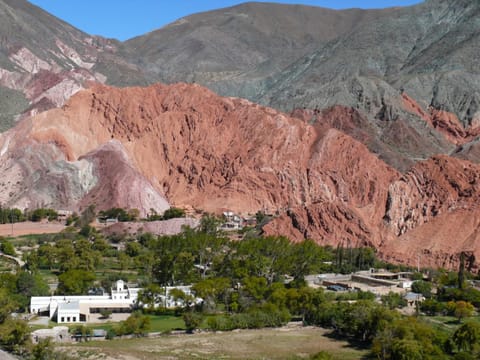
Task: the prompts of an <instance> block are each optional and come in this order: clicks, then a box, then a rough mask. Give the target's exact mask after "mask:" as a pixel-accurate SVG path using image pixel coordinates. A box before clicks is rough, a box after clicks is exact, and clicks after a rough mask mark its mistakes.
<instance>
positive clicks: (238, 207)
mask: <svg viewBox="0 0 480 360" xmlns="http://www.w3.org/2000/svg"><path fill="white" fill-rule="evenodd" d="M323 116H324V118H325V119H326V121H325V125H324V126H319V124H318V123H316V124H313V125H311V124H308V123H306V122H305V121H303V120H301V119H298V118H294V117H289V116H288V115H286V114H283V113H281V112H278V111H276V110H274V109H272V108H267V107H262V106H259V105H257V104H254V103H251V102H249V101H247V100H242V99H238V98H222V97H219V96H217V95H216V94H214V93H213V92H211V91H209V90H207V89H205V88H203V87H201V86H199V85H192V84H190V85H189V84H176V85H169V86H168V85H161V84H157V85H154V86H150V87H147V88H139V87H138V88H125V89H118V88H112V87H107V86H100V85H97V86H95V87H93V88H91V89H88V90H84V91H81V92H79V93H77V94H76V95H74V96H73V97H72V98H71V99H70V100H69V101H68V102H67V104H66V105H65V106H64V107H62V108H61V109H53V110H49V111H46V112H43V113H41V114H38V115H37V116H35V117H32V118H28V119H24V120H22V121H21V122H20V123H19V124H18V125H17V126H16V127H15V128H14V129H11V130H9V131H8V132H6V133H4V134H2V135H1V136H0V149H1V152H0V163H1V164H2V169H1V171H2V174H3V178H4V179H5V180H3V182H2V184H0V186H1V187H0V190H1V191H0V194H1V198H0V201H1V202H2V203H4V204H7V205H19V206H22V207H25V206H27V207H34V206H35V205H36V204H43V205H46V206H54V207H57V208H58V207H62V208H69V209H79V208H83V207H85V206H87V205H88V204H91V203H95V204H97V207H98V208H99V209H103V208H108V207H110V206H125V207H129V208H130V207H137V208H139V209H140V210H141V213H142V214H146V213H147V212H148V211H150V208H156V209H158V210H159V211H161V210H162V209H164V208H165V207H166V206H168V204H167V202H166V201H165V200H164V199H166V200H168V202H169V203H170V204H175V205H177V206H184V205H189V206H190V205H191V206H193V207H195V208H197V209H201V210H206V211H213V212H219V211H222V209H225V208H228V209H231V210H234V211H238V212H243V213H255V212H257V211H259V210H262V209H263V210H265V209H267V211H269V212H274V213H278V217H276V218H275V220H274V221H273V222H272V223H270V224H269V225H268V226H267V227H266V228H265V231H266V232H267V233H269V234H286V235H289V236H291V238H292V240H301V239H303V238H305V237H308V238H312V239H314V240H315V241H317V242H319V243H321V244H330V245H336V244H339V243H346V244H347V243H348V244H351V245H369V246H375V247H376V248H378V249H379V250H380V252H381V253H382V254H383V256H385V257H388V256H391V257H394V256H395V258H396V259H397V258H400V256H399V254H402V253H405V252H406V251H410V248H405V247H401V246H400V247H399V246H395V248H391V247H392V246H393V245H394V244H396V242H397V241H399V239H402V238H404V237H405V236H407V234H415V239H416V240H415V241H418V242H419V243H418V244H417V245H416V246H418V247H419V249H420V250H422V251H423V250H424V248H423V247H422V246H423V245H421V244H422V241H423V240H422V239H423V236H424V235H422V234H423V232H422V229H423V228H425V227H427V226H429V224H431V223H434V222H436V221H439V220H438V219H440V218H441V219H442V221H443V222H445V223H448V224H449V226H451V227H452V228H456V227H457V226H460V225H461V223H458V224H457V222H455V220H454V219H456V217H455V216H456V214H458V212H459V211H461V212H465V211H475V209H476V208H477V205H476V204H477V203H478V199H479V196H480V185H479V184H480V182H479V178H480V175H479V174H480V168H479V166H477V165H474V164H472V163H470V162H468V161H464V160H458V159H454V158H451V157H448V156H440V157H435V158H432V159H429V160H427V161H424V162H419V163H418V164H417V165H415V166H414V167H413V168H412V169H411V170H410V171H409V172H407V173H406V174H405V175H402V174H401V173H399V172H397V171H396V170H395V169H393V168H392V167H390V166H389V165H387V164H386V163H385V162H383V161H382V160H380V159H379V158H378V157H377V156H375V155H374V154H372V153H371V152H370V151H369V150H368V149H367V147H366V146H365V145H363V144H362V143H360V142H358V141H356V140H354V139H353V138H352V137H350V136H348V135H346V134H345V133H344V132H342V131H339V130H337V129H334V128H332V127H331V126H328V125H326V124H328V122H332V121H333V120H334V119H335V114H333V119H329V118H328V114H324V115H323ZM127 189H128V190H127ZM427 233H428V234H429V233H430V232H427V231H425V234H427ZM459 234H461V232H459ZM467 235H468V234H465V236H467ZM412 236H413V235H412ZM472 239H473V240H472ZM472 239H471V240H470V241H469V242H467V239H465V244H467V243H468V246H465V248H464V247H462V246H461V245H458V246H457V247H456V248H455V249H454V251H455V252H454V253H452V252H450V251H449V250H448V249H447V250H446V248H445V247H443V248H440V249H437V250H431V253H430V254H429V255H428V259H429V261H431V263H432V264H433V263H435V264H440V263H442V264H443V263H444V262H445V261H446V257H448V256H455V254H456V253H457V251H462V250H465V251H471V252H472V254H473V255H474V256H478V255H480V254H478V253H477V252H478V251H477V249H479V248H480V247H479V246H478V245H480V244H478V242H477V238H472ZM425 244H428V242H425ZM459 244H462V243H461V242H459ZM472 244H473V245H472ZM389 249H392V250H389ZM472 249H473V250H472ZM397 261H399V260H398V259H397ZM404 261H406V262H408V261H409V260H408V258H405V259H404ZM451 263H452V264H453V263H456V260H455V259H454V260H451ZM473 266H477V265H476V263H475V264H473Z"/></svg>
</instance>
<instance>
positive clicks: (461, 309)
mask: <svg viewBox="0 0 480 360" xmlns="http://www.w3.org/2000/svg"><path fill="white" fill-rule="evenodd" d="M474 310H475V309H474V307H473V305H472V304H470V303H469V302H466V301H462V300H460V301H457V302H456V303H455V313H454V314H455V317H456V318H457V319H458V322H460V321H462V319H464V318H466V317H469V316H472V315H473V311H474Z"/></svg>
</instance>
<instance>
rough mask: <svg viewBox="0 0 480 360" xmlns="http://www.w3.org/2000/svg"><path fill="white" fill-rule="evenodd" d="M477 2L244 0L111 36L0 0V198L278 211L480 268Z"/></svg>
mask: <svg viewBox="0 0 480 360" xmlns="http://www.w3.org/2000/svg"><path fill="white" fill-rule="evenodd" d="M479 12H480V4H479V3H478V2H475V1H466V0H427V1H425V2H424V3H422V4H419V5H416V6H411V7H404V8H388V9H382V10H360V9H350V10H342V11H335V10H329V9H323V8H317V7H307V6H301V5H280V4H270V3H269V4H266V3H245V4H242V5H239V6H235V7H232V8H226V9H220V10H217V11H212V12H206V13H200V14H195V15H192V16H188V17H185V18H182V19H179V20H177V21H176V22H174V23H172V24H169V25H167V26H165V27H163V28H161V29H159V30H156V31H153V32H151V33H148V34H146V35H143V36H140V37H137V38H134V39H130V40H128V41H125V42H119V41H116V40H114V39H104V38H102V37H98V36H91V35H88V34H85V33H83V32H81V31H80V30H77V29H75V28H73V27H72V26H70V25H68V24H66V23H64V22H63V21H61V20H59V19H56V18H55V17H53V16H51V15H49V14H47V13H45V12H44V11H42V10H41V9H39V8H37V7H35V6H33V5H31V4H30V3H28V2H27V1H24V0H15V1H13V0H0V39H1V41H0V85H1V87H0V107H1V109H2V111H1V115H0V124H1V126H2V129H3V130H5V131H4V132H3V133H1V134H0V168H1V169H2V170H1V171H2V181H1V183H0V189H1V190H0V203H1V204H6V205H11V206H20V207H30V208H32V207H35V206H40V205H42V206H53V207H56V208H66V209H72V210H80V209H82V208H84V207H85V206H87V205H88V204H90V203H96V204H97V206H98V208H99V209H102V208H108V207H111V206H124V207H129V208H133V207H136V208H138V209H139V210H140V211H141V213H142V214H146V213H147V212H148V211H150V209H152V208H153V209H156V210H158V211H163V210H165V209H166V208H168V206H170V205H176V206H192V207H194V208H197V209H201V210H204V211H211V212H218V211H221V210H222V209H231V210H234V211H238V212H243V213H255V212H256V211H258V210H261V209H269V210H271V211H272V212H275V213H277V214H278V216H277V217H275V219H274V220H273V221H272V222H270V223H269V224H267V225H266V226H265V228H264V231H265V233H267V234H283V235H288V236H289V237H290V238H291V239H292V240H295V241H299V240H301V239H304V238H312V239H314V240H315V241H317V242H319V243H322V244H330V245H334V246H335V245H338V244H344V245H356V246H357V245H368V246H374V247H375V248H377V249H378V251H379V254H381V255H382V257H383V258H385V259H388V260H393V261H396V262H403V263H409V264H412V263H413V262H414V263H416V262H417V259H418V257H419V256H420V257H422V259H423V260H422V262H423V264H424V265H428V266H443V267H453V266H456V264H457V263H458V259H459V254H460V253H461V252H464V253H466V254H467V255H468V264H469V266H470V267H477V266H478V264H477V261H476V259H477V258H478V256H479V255H480V246H479V245H480V235H479V234H478V230H477V229H478V225H479V224H478V221H477V219H478V216H477V215H478V208H477V205H476V204H477V203H478V201H477V200H478V196H479V185H478V177H479V176H480V172H479V170H480V168H479V165H477V163H478V159H479V155H480V154H479V151H480V150H479V149H478V144H479V142H478V135H479V134H480V126H479V125H480V112H479V108H478V107H479V105H480V98H479V94H480V92H479V91H480V81H479V80H480V79H479V74H480V73H479V68H478V63H477V61H476V59H477V58H478V55H480V54H478V52H479V49H480V47H479V46H478V45H479V44H478V42H479V39H480V37H479V36H480V35H479V34H480V32H479V31H480V21H479V19H480V17H479V16H478V15H480V14H479ZM159 82H160V83H164V84H165V85H162V84H160V83H159ZM147 85H148V86H147ZM7 129H8V130H7Z"/></svg>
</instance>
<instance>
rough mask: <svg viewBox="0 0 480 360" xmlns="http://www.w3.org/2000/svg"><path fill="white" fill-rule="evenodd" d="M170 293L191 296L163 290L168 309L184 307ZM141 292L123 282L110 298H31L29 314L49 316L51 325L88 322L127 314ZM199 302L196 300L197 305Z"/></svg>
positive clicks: (184, 288) (186, 288)
mask: <svg viewBox="0 0 480 360" xmlns="http://www.w3.org/2000/svg"><path fill="white" fill-rule="evenodd" d="M172 289H179V290H182V291H183V292H184V293H185V294H187V295H191V286H176V287H167V288H165V295H162V296H160V297H159V298H160V301H161V303H160V304H157V306H164V307H167V308H175V307H178V306H183V305H184V304H183V303H182V301H181V300H178V299H177V300H176V299H174V298H173V297H172V296H170V291H171V290H172ZM140 290H142V289H141V288H132V287H129V286H128V285H127V284H126V283H125V282H124V281H123V280H118V281H116V283H115V286H114V287H113V288H112V289H111V291H110V295H80V296H75V295H74V296H65V295H57V296H33V297H32V298H31V301H30V312H31V313H32V314H38V315H44V316H48V317H49V318H50V319H51V320H52V321H56V322H57V323H59V324H63V323H82V322H91V321H92V320H93V319H94V316H93V314H99V313H101V312H102V311H104V310H105V311H110V312H112V313H130V312H132V310H133V309H134V308H135V306H137V305H141V304H138V293H139V291H140ZM199 301H201V299H198V298H197V299H195V302H196V303H197V302H199Z"/></svg>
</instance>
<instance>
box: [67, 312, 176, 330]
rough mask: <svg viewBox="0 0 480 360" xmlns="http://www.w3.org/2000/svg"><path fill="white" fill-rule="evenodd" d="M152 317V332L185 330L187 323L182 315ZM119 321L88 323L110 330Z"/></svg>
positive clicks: (96, 327)
mask: <svg viewBox="0 0 480 360" xmlns="http://www.w3.org/2000/svg"><path fill="white" fill-rule="evenodd" d="M147 316H148V317H149V318H150V325H151V328H150V332H161V333H164V332H169V331H172V330H184V329H185V324H184V323H183V320H182V317H181V316H173V315H147ZM117 324H118V322H108V323H104V324H94V325H88V326H89V327H91V328H93V329H105V330H107V331H108V330H110V329H112V328H113V327H115V326H116V325H117ZM75 326H77V325H73V326H71V327H75Z"/></svg>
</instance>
